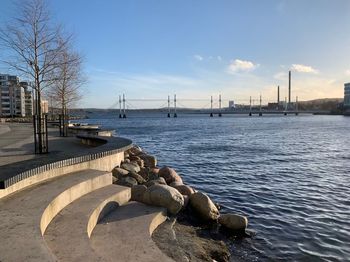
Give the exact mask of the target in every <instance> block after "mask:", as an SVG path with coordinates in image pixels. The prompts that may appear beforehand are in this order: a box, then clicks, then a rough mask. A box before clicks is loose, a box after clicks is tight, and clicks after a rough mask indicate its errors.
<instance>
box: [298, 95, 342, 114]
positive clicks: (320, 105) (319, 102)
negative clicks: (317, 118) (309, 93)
mask: <svg viewBox="0 0 350 262" xmlns="http://www.w3.org/2000/svg"><path fill="white" fill-rule="evenodd" d="M343 100H344V99H343V98H323V99H314V100H309V101H300V102H299V103H298V107H299V109H300V110H329V111H335V110H337V109H338V108H339V105H340V104H341V103H343Z"/></svg>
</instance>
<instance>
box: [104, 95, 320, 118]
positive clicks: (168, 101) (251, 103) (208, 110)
mask: <svg viewBox="0 0 350 262" xmlns="http://www.w3.org/2000/svg"><path fill="white" fill-rule="evenodd" d="M223 103H225V104H227V105H228V106H227V107H223ZM234 103H235V104H234ZM194 104H195V105H196V106H195V107H194V106H193V105H194ZM147 105H148V106H147ZM146 107H147V109H146ZM109 109H119V118H127V114H128V112H131V111H142V110H158V111H161V112H165V115H166V117H169V118H170V117H175V118H176V117H178V112H179V111H182V112H190V113H201V114H208V116H210V117H214V116H218V117H222V115H223V114H247V115H249V116H253V115H258V116H262V115H263V114H280V115H290V114H294V115H298V114H299V113H307V114H310V113H320V112H314V111H304V110H303V111H300V110H299V107H298V97H296V98H295V101H294V102H289V101H287V97H286V98H285V101H278V100H277V101H275V102H270V101H269V100H265V101H264V100H263V99H262V96H261V95H260V96H259V97H258V98H252V97H249V99H237V100H235V101H234V102H233V101H230V100H225V99H222V96H221V94H220V95H218V96H216V97H215V98H214V97H213V96H211V97H210V98H208V99H194V98H178V97H177V96H176V94H174V95H173V96H172V97H171V96H168V97H167V98H164V99H159V98H155V99H152V98H150V99H144V98H131V99H127V98H126V95H125V94H123V95H119V100H118V101H117V102H116V103H114V104H113V105H112V106H110V107H109ZM323 113H324V112H323Z"/></svg>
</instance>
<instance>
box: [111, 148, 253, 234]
mask: <svg viewBox="0 0 350 262" xmlns="http://www.w3.org/2000/svg"><path fill="white" fill-rule="evenodd" d="M112 173H113V181H114V183H116V184H119V185H124V186H129V187H131V200H134V201H138V202H142V203H145V204H148V205H155V206H162V207H165V208H166V209H167V210H168V212H169V213H170V214H171V215H176V214H177V213H178V212H179V211H180V210H182V209H184V208H187V206H188V207H189V208H190V210H192V211H193V214H194V215H195V216H197V217H198V218H200V220H202V221H203V222H206V223H208V222H211V223H217V222H218V223H219V224H220V225H221V226H222V227H223V228H226V229H228V230H233V231H241V230H245V229H246V227H247V225H248V220H247V218H246V217H244V216H240V215H237V214H220V212H219V210H218V208H217V206H216V204H214V202H213V201H212V200H211V199H210V198H209V196H208V195H206V194H205V193H203V192H197V191H195V190H194V189H193V188H192V187H190V186H189V185H185V184H184V183H183V180H182V178H181V176H180V175H179V174H177V172H176V171H175V170H174V169H173V168H171V167H168V166H163V167H162V168H158V167H157V159H156V157H155V156H152V155H149V154H147V153H146V152H144V151H143V150H142V149H141V148H140V147H138V146H133V147H132V148H131V149H129V150H128V151H126V152H125V153H124V161H123V162H122V163H121V165H120V167H115V168H114V169H113V171H112Z"/></svg>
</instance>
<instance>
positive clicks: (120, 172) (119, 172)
mask: <svg viewBox="0 0 350 262" xmlns="http://www.w3.org/2000/svg"><path fill="white" fill-rule="evenodd" d="M112 174H113V176H114V177H116V178H118V179H120V178H121V177H122V176H126V175H127V174H129V171H128V170H126V169H124V168H120V167H115V168H113V170H112Z"/></svg>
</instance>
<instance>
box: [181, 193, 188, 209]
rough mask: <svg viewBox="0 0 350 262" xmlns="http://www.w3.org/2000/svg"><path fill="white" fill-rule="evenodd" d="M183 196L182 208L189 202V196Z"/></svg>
mask: <svg viewBox="0 0 350 262" xmlns="http://www.w3.org/2000/svg"><path fill="white" fill-rule="evenodd" d="M180 193H181V192H180ZM183 197H184V208H186V207H187V206H188V203H189V202H190V197H189V196H187V195H184V194H183Z"/></svg>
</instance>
